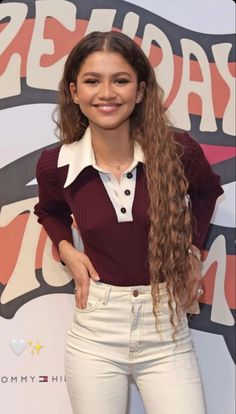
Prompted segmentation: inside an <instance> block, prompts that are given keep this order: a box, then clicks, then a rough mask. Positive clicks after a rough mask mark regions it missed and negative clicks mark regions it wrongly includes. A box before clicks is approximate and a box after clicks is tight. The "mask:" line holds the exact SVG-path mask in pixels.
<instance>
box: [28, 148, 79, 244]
mask: <svg viewBox="0 0 236 414" xmlns="http://www.w3.org/2000/svg"><path fill="white" fill-rule="evenodd" d="M57 156H58V148H53V149H52V150H49V151H44V152H43V153H42V155H41V157H40V158H39V160H38V163H37V168H36V178H37V181H38V185H39V202H38V203H37V204H36V205H35V210H34V213H35V214H36V216H38V222H39V223H40V224H42V226H43V227H44V228H45V230H46V232H47V234H48V235H49V237H50V239H51V240H52V241H53V243H54V245H55V246H56V247H57V248H58V244H59V243H60V241H61V240H67V241H68V242H70V243H73V239H72V230H71V225H72V222H73V220H72V217H71V211H70V208H69V206H68V204H67V203H66V201H65V199H64V197H63V194H62V190H61V189H60V188H59V186H58V182H57V176H56V174H57V166H56V165H57Z"/></svg>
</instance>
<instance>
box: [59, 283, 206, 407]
mask: <svg viewBox="0 0 236 414" xmlns="http://www.w3.org/2000/svg"><path fill="white" fill-rule="evenodd" d="M160 286H161V307H160V311H159V314H158V320H159V326H160V330H161V334H160V333H159V332H157V330H156V328H155V318H154V315H153V312H152V296H151V290H150V286H133V287H118V286H110V285H107V284H104V283H101V282H93V281H92V280H91V283H90V291H89V299H88V306H87V308H86V309H78V308H76V309H75V314H74V317H73V321H72V323H71V327H70V330H69V332H68V336H67V344H66V379H67V387H68V391H69V395H70V399H71V404H72V409H73V413H74V414H94V413H96V414H125V413H126V406H127V394H128V378H129V376H130V375H132V376H133V378H134V380H135V382H136V384H137V386H138V388H139V391H140V393H141V397H142V400H143V402H144V406H145V409H146V412H147V414H205V413H206V410H205V404H204V396H203V391H202V386H201V379H200V375H199V369H198V364H197V360H196V355H195V351H194V349H193V345H192V341H191V337H190V332H189V328H188V323H187V318H186V316H185V315H183V317H182V320H181V326H180V328H179V330H178V333H177V335H176V341H173V339H172V336H171V335H172V332H173V331H172V325H171V324H170V320H169V310H168V305H167V292H166V287H165V283H162V284H161V285H160Z"/></svg>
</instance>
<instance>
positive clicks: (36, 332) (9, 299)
mask: <svg viewBox="0 0 236 414" xmlns="http://www.w3.org/2000/svg"><path fill="white" fill-rule="evenodd" d="M234 7H235V6H234V3H233V1H231V0H217V1H216V0H214V1H213V0H198V2H196V1H195V0H182V1H177V0H165V2H161V1H154V0H133V1H130V2H128V1H122V0H97V1H96V0H71V1H65V0H37V1H34V0H24V1H15V2H12V1H2V2H1V4H0V126H1V139H0V146H1V157H0V164H1V165H0V167H1V170H0V208H1V211H0V335H1V341H0V399H1V400H0V401H1V412H2V413H4V414H13V413H15V412H17V413H18V414H32V413H34V414H41V413H42V412H44V413H48V414H70V413H71V408H70V404H69V400H68V396H67V392H66V385H65V377H64V343H65V336H66V331H67V328H68V325H69V323H70V320H71V317H72V313H73V307H74V297H73V294H72V292H73V283H72V281H71V278H70V276H69V275H68V274H67V273H66V271H65V269H64V268H63V267H62V266H61V264H60V262H59V261H58V257H57V255H56V253H55V251H54V249H53V248H52V244H51V242H50V240H49V239H48V237H47V236H46V234H45V232H44V231H43V230H42V228H41V226H39V225H38V224H37V222H36V217H35V216H34V215H33V206H34V204H35V203H36V201H37V183H36V181H35V165H36V162H37V159H38V158H39V155H40V153H41V151H42V149H43V148H45V147H50V146H52V145H55V143H56V142H57V139H56V137H55V134H54V124H53V122H52V120H51V113H52V110H53V109H54V107H55V103H56V99H57V92H56V91H57V85H58V81H59V79H60V76H61V72H62V67H63V64H64V62H65V58H66V55H67V54H68V52H69V50H70V49H71V48H72V46H73V45H74V44H75V43H76V42H77V41H78V40H79V39H80V38H81V37H83V36H84V35H85V34H86V33H88V32H90V31H93V30H111V29H112V28H113V29H118V30H121V31H123V32H124V33H126V34H128V35H129V36H130V37H132V38H135V40H136V41H137V42H138V43H139V44H140V45H141V47H142V48H143V50H144V51H145V53H146V54H147V55H148V56H149V58H150V60H151V62H152V64H153V67H154V68H155V72H156V76H157V79H158V81H159V82H160V84H161V85H162V87H163V89H164V92H165V103H166V106H167V107H168V110H169V114H170V117H171V119H172V121H173V123H174V125H175V126H176V127H178V128H181V129H183V130H187V131H189V133H190V134H191V135H192V136H193V137H194V138H195V139H196V140H197V141H198V142H199V143H200V144H201V146H202V148H203V150H204V152H205V154H206V156H207V158H208V159H209V162H210V163H211V164H212V168H213V169H214V170H215V171H216V172H217V173H218V174H219V175H220V176H221V179H222V185H223V188H224V191H225V193H224V195H223V196H222V197H221V198H220V200H219V201H218V203H217V208H216V210H215V213H214V216H213V218H212V222H211V227H210V231H209V235H208V238H207V240H206V243H205V248H204V252H203V259H204V260H203V264H202V267H203V269H202V270H203V282H204V288H205V293H204V296H203V297H202V299H201V300H202V303H201V314H200V315H199V316H194V317H192V318H191V320H190V326H191V328H192V334H193V339H194V343H195V346H196V349H197V354H198V357H199V361H200V366H201V371H202V376H203V382H204V387H205V391H206V400H207V406H208V414H233V413H234V412H235V400H234V389H235V388H234V387H235V383H234V357H235V339H234V338H235V336H234V332H235V302H236V300H235V281H234V268H235V267H234V266H235V244H234V228H235V215H234V212H235V177H234V170H235V164H234V162H235V158H234V157H235V146H234V135H235V106H234V105H235V95H234V93H235V91H234V82H235V56H234V47H233V46H234V43H235V38H234V36H233V33H234V31H235V28H234V24H235V23H234ZM77 243H78V244H79V241H77ZM95 412H96V409H95ZM144 413H145V411H144V408H143V405H142V402H141V400H140V397H139V394H138V390H137V389H136V387H135V385H134V384H132V383H131V384H130V399H129V407H128V408H127V414H144ZM157 414H158V413H157ZM173 414H174V413H173ZM187 414H191V413H187Z"/></svg>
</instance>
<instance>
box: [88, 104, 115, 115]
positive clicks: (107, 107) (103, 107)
mask: <svg viewBox="0 0 236 414" xmlns="http://www.w3.org/2000/svg"><path fill="white" fill-rule="evenodd" d="M120 106H121V104H112V103H109V104H97V105H94V107H95V108H97V109H98V110H99V111H101V112H106V113H111V112H114V111H116V110H117V109H118V108H119V107H120Z"/></svg>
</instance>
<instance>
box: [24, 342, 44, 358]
mask: <svg viewBox="0 0 236 414" xmlns="http://www.w3.org/2000/svg"><path fill="white" fill-rule="evenodd" d="M28 345H29V346H30V347H32V349H31V351H30V352H31V354H32V355H39V353H40V351H41V349H42V348H44V346H43V345H41V344H40V342H39V340H37V342H36V344H35V345H34V343H33V341H31V340H29V341H28Z"/></svg>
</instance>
